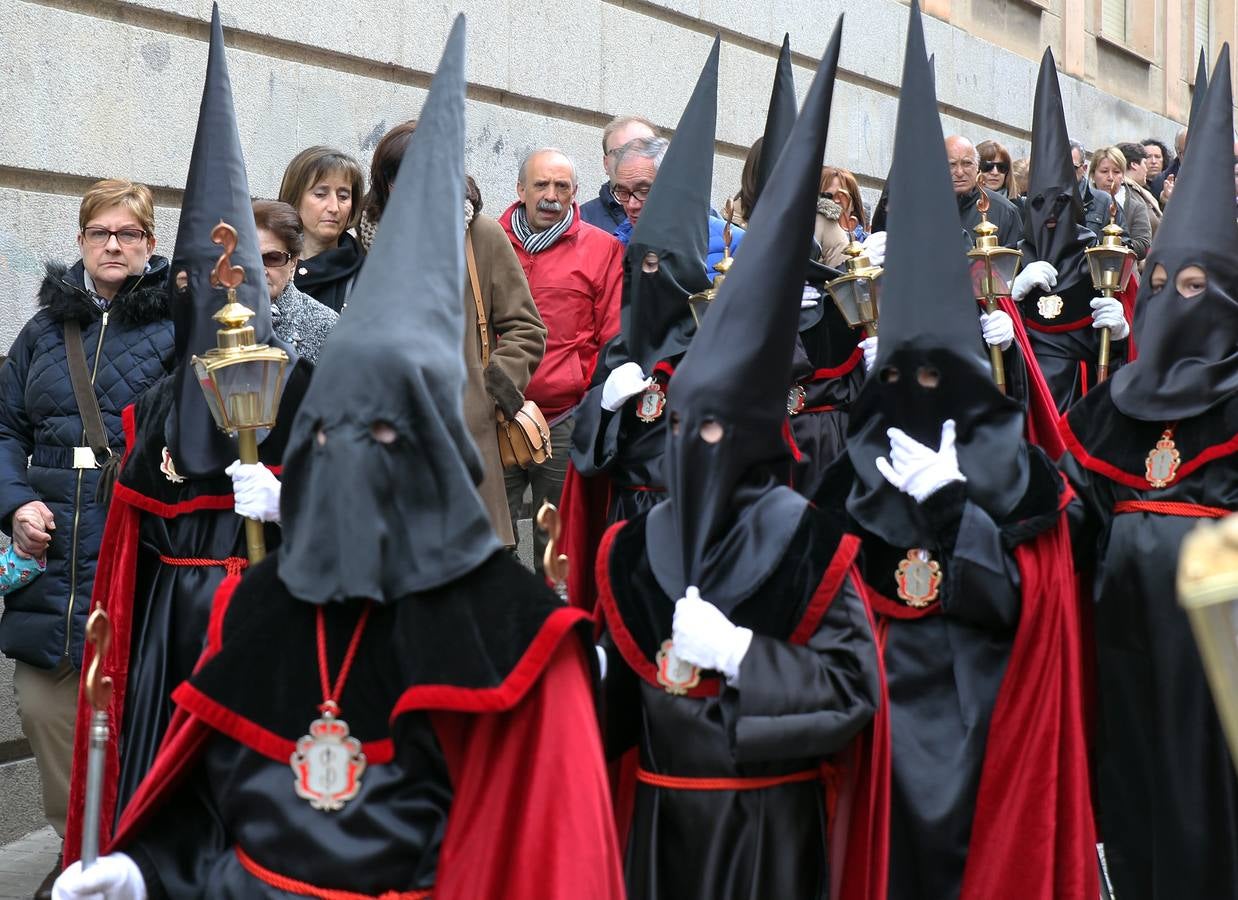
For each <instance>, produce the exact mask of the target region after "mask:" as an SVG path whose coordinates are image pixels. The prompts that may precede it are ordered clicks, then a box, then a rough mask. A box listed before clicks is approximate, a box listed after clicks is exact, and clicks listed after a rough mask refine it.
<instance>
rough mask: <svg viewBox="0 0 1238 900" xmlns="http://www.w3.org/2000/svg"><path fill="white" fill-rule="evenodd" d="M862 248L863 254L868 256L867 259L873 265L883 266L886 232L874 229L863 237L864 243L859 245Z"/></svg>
mask: <svg viewBox="0 0 1238 900" xmlns="http://www.w3.org/2000/svg"><path fill="white" fill-rule="evenodd" d="M860 246H861V247H863V248H864V255H865V256H867V257H868V261H869V262H870V263H871V264H872V265H874V266H884V265H885V262H886V233H885V232H884V231H874V232H873V233H872V234H870V235H869V236H868V237H866V238H865V239H864V243H862V244H861V245H860Z"/></svg>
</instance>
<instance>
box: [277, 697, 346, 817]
mask: <svg viewBox="0 0 1238 900" xmlns="http://www.w3.org/2000/svg"><path fill="white" fill-rule="evenodd" d="M288 762H289V765H291V766H292V773H293V775H294V776H295V782H294V784H295V787H296V791H297V796H298V797H300V798H301V799H302V800H308V801H309V804H310V806H311V807H313V808H314V809H321V810H323V811H324V812H332V811H334V810H338V809H343V808H344V804H345V803H347V802H348V801H349V800H351V799H352V798H353V797H355V796H357V791H359V790H361V773H362V772H364V771H365V754H364V753H362V752H361V742H360V741H359V740H357V739H356V738H355V737H349V734H348V723H347V722H345V721H344V720H343V719H337V718H335V717H334V716H332V715H331V714H330V713H324V714H323V717H322V718H321V719H315V720H314V721H313V722H311V723H310V727H309V734H307V735H305V736H304V737H303V738H301V739H300V740H299V741H297V749H296V752H295V753H293V754H292V756H291V758H290V759H289V760H288Z"/></svg>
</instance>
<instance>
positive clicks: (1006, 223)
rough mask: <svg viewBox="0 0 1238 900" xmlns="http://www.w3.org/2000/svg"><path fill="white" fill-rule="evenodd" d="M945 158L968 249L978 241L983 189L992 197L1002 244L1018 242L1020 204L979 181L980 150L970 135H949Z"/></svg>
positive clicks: (991, 210)
mask: <svg viewBox="0 0 1238 900" xmlns="http://www.w3.org/2000/svg"><path fill="white" fill-rule="evenodd" d="M946 161H947V162H948V163H949V165H950V184H951V186H952V187H953V188H954V198H955V200H957V201H958V204H959V223H960V224H961V225H962V226H963V232H964V247H965V249H968V250H970V249H971V248H972V246H973V245H974V244H975V242H976V241H975V238H976V233H975V231H973V229H974V228H975V227H976V226H977V225H979V224H980V211H979V210H978V209H976V201H977V200H979V199H980V192H981V190H983V191H984V193H985V195H986V196H987V197H988V198H989V221H990V222H992V223H993V224H994V225H996V226H997V240H998V241H999V242H1000V243H1001V245H1002V246H1003V247H1013V246H1015V245H1016V244H1018V243H1019V239H1020V238H1022V236H1023V219H1022V218H1021V217H1020V215H1019V210H1018V208H1017V207H1016V206H1015V205H1014V204H1013V203H1011V202H1010V201H1009V200H1008V199H1006V197H1004V196H1003V195H1002V194H1000V193H998V192H997V191H991V190H989V189H988V188H981V187H980V186H979V185H978V184H977V181H976V179H977V178H978V177H979V175H980V154H978V153H977V152H976V146H975V145H974V144H973V143H972V142H971V141H969V140H968V139H967V138H965V137H960V136H959V135H957V134H952V135H951V136H950V137H948V138H946Z"/></svg>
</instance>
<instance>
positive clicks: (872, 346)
mask: <svg viewBox="0 0 1238 900" xmlns="http://www.w3.org/2000/svg"><path fill="white" fill-rule="evenodd" d="M859 348H860V349H861V350H863V351H864V371H865V372H871V371H872V370H873V364H874V363H876V362H877V336H876V335H873V336H872V337H866V338H864V340H862V341H860V343H859Z"/></svg>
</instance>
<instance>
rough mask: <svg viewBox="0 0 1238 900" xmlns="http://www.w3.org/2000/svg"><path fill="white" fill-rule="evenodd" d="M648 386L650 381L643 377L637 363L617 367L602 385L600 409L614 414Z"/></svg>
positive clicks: (643, 374) (627, 363)
mask: <svg viewBox="0 0 1238 900" xmlns="http://www.w3.org/2000/svg"><path fill="white" fill-rule="evenodd" d="M649 384H650V379H648V378H646V377H645V373H644V372H642V371H641V367H640V364H639V363H634V362H626V363H624V364H623V365H621V366H617V367H616V368H615V369H614V371H612V372H611V373H610V374H609V375H608V376H606V383H605V384H603V385H602V409H604V410H606V411H607V412H615V411H616V410H618V409H619V408H620V407H621V406H623V404H625V403H627V402H628V400H629V399H630V398H632V397H635V396H636V395H637V394H639V393H640V392H641V391H643V390H645V389H646V388H647V387H649Z"/></svg>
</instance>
